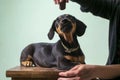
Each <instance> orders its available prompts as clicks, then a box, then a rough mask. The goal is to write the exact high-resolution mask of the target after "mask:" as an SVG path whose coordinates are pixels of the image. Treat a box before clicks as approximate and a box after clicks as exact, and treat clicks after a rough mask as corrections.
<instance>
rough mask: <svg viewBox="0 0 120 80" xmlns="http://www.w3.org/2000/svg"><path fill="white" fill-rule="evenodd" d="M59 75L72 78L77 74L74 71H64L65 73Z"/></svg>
mask: <svg viewBox="0 0 120 80" xmlns="http://www.w3.org/2000/svg"><path fill="white" fill-rule="evenodd" d="M59 75H60V76H64V77H74V76H76V75H77V74H76V72H75V71H66V72H60V73H59Z"/></svg>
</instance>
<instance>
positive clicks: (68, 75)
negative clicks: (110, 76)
mask: <svg viewBox="0 0 120 80" xmlns="http://www.w3.org/2000/svg"><path fill="white" fill-rule="evenodd" d="M59 75H60V76H61V77H60V78H58V80H92V79H94V78H95V76H94V65H84V64H80V65H76V66H75V67H73V68H72V69H70V70H69V71H66V72H60V73H59Z"/></svg>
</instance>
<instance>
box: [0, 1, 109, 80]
mask: <svg viewBox="0 0 120 80" xmlns="http://www.w3.org/2000/svg"><path fill="white" fill-rule="evenodd" d="M62 14H71V15H73V16H75V17H76V18H78V19H80V20H81V21H83V22H84V23H85V24H86V25H87V29H86V32H85V34H84V35H83V36H82V37H79V38H78V40H79V43H80V46H81V48H82V50H83V52H84V54H85V56H86V63H87V64H98V65H104V64H105V63H106V61H107V55H108V25H109V23H108V20H106V19H103V18H100V17H95V16H93V15H92V14H91V13H83V12H81V11H80V6H79V5H78V4H76V3H73V2H69V3H67V6H66V10H64V11H61V10H59V6H58V5H55V4H54V2H53V0H0V80H10V78H6V70H8V69H10V68H12V67H15V66H19V64H20V63H19V59H20V54H21V51H22V49H23V48H24V47H25V46H27V45H28V44H31V43H37V42H50V43H51V42H56V41H57V40H58V39H59V37H58V36H57V35H55V36H54V38H53V40H49V39H48V37H47V33H48V31H49V29H50V27H51V25H52V22H53V20H54V19H55V18H56V17H58V16H59V15H62Z"/></svg>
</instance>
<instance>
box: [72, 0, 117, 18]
mask: <svg viewBox="0 0 120 80" xmlns="http://www.w3.org/2000/svg"><path fill="white" fill-rule="evenodd" d="M71 1H73V2H77V3H78V4H80V5H81V7H80V9H81V11H83V12H91V13H92V14H94V15H96V16H100V17H103V18H106V19H109V18H110V17H111V13H112V11H113V9H114V6H115V5H116V4H115V1H114V0H71Z"/></svg>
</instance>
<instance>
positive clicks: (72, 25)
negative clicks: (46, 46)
mask: <svg viewBox="0 0 120 80" xmlns="http://www.w3.org/2000/svg"><path fill="white" fill-rule="evenodd" d="M85 29H86V25H85V24H84V23H83V22H81V21H80V20H78V19H76V18H75V17H73V16H72V15H69V14H64V15H61V16H59V17H57V19H55V20H54V22H53V24H52V27H51V28H50V31H49V33H48V38H49V39H50V40H51V39H52V38H53V37H54V34H55V31H56V32H57V33H58V35H59V36H61V37H63V38H64V39H65V40H66V41H67V42H69V43H72V42H73V35H77V36H82V35H83V34H84V32H85Z"/></svg>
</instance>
